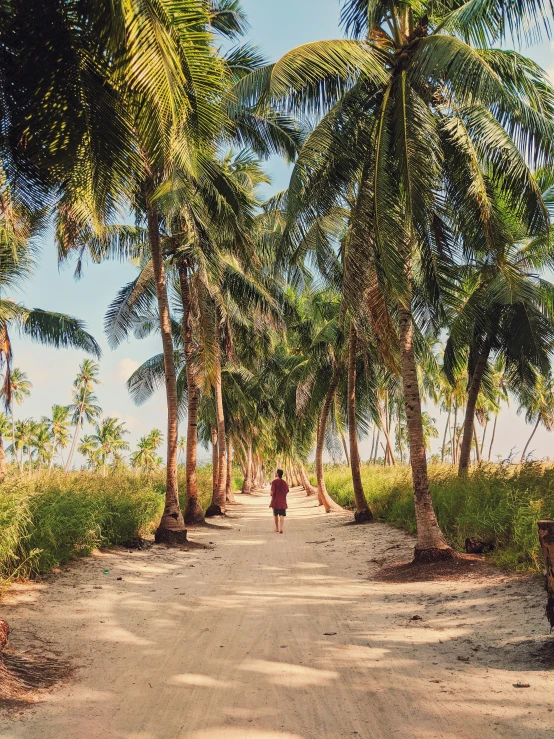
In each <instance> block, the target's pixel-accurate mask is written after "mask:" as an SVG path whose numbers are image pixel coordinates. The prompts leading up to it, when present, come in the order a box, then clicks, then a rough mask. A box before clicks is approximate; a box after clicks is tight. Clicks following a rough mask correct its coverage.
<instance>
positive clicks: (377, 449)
mask: <svg viewBox="0 0 554 739" xmlns="http://www.w3.org/2000/svg"><path fill="white" fill-rule="evenodd" d="M380 437H381V427H380V426H377V438H376V440H375V452H374V454H373V464H377V455H378V454H379V438H380Z"/></svg>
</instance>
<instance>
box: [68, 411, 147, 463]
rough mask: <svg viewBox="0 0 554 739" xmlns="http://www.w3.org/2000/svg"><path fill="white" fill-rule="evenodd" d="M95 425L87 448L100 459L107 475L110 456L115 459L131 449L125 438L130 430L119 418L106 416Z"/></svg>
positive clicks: (87, 442) (88, 438) (99, 461)
mask: <svg viewBox="0 0 554 739" xmlns="http://www.w3.org/2000/svg"><path fill="white" fill-rule="evenodd" d="M93 426H94V433H93V434H90V435H89V436H87V438H86V448H87V451H88V450H90V451H88V453H89V455H91V454H93V455H94V458H95V459H96V460H98V465H99V466H100V467H101V468H102V473H103V474H104V475H106V473H107V464H108V460H109V458H110V457H112V461H113V459H115V455H117V454H118V453H119V452H121V451H125V450H126V449H129V444H128V443H127V442H126V441H125V439H124V438H123V436H124V435H125V434H128V433H129V432H128V431H127V429H126V428H125V424H124V423H122V422H121V421H119V419H118V418H104V419H103V420H102V421H101V422H100V423H97V422H94V423H93ZM150 443H151V444H152V440H150ZM81 446H83V445H81Z"/></svg>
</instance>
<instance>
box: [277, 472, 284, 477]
mask: <svg viewBox="0 0 554 739" xmlns="http://www.w3.org/2000/svg"><path fill="white" fill-rule="evenodd" d="M277 477H280V478H281V479H283V470H277Z"/></svg>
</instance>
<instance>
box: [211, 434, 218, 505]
mask: <svg viewBox="0 0 554 739" xmlns="http://www.w3.org/2000/svg"><path fill="white" fill-rule="evenodd" d="M211 433H212V498H213V496H214V492H215V491H216V490H217V483H218V482H219V450H218V448H217V429H216V428H215V426H212V429H211Z"/></svg>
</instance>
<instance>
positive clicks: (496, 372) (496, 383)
mask: <svg viewBox="0 0 554 739" xmlns="http://www.w3.org/2000/svg"><path fill="white" fill-rule="evenodd" d="M505 370H506V365H505V363H504V358H503V357H502V356H501V355H500V356H497V357H496V359H495V361H494V362H493V365H492V370H491V387H492V389H493V393H494V397H493V404H494V406H495V411H494V425H493V427H492V436H491V443H490V446H489V453H488V457H487V460H488V461H489V462H490V461H491V455H492V448H493V445H494V439H495V437H496V425H497V423H498V416H499V414H500V407H501V404H502V403H503V402H504V403H509V396H508V389H507V386H506V381H505Z"/></svg>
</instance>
